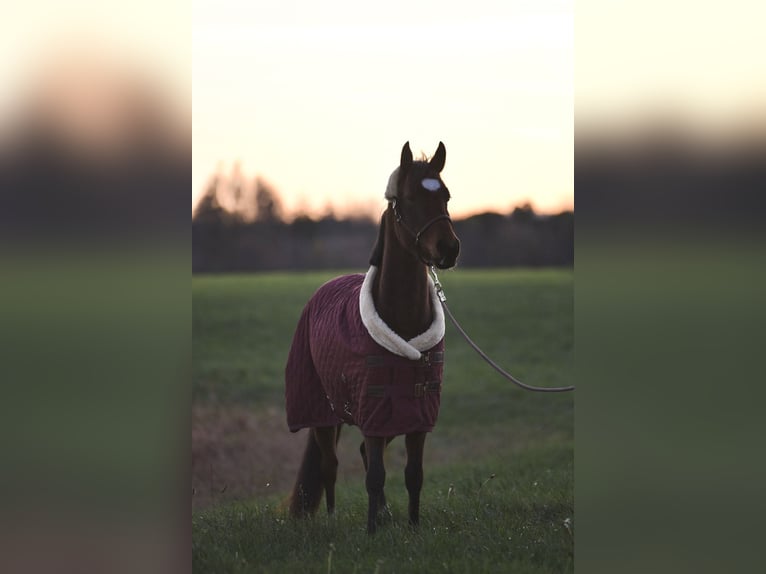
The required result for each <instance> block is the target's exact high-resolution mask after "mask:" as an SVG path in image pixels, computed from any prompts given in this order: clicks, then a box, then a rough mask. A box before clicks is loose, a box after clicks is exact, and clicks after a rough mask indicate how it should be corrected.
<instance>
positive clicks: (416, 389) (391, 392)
mask: <svg viewBox="0 0 766 574" xmlns="http://www.w3.org/2000/svg"><path fill="white" fill-rule="evenodd" d="M441 388H442V384H441V381H428V382H425V383H415V384H414V385H370V386H368V387H367V396H368V397H415V398H421V397H423V396H425V394H426V393H438V392H440V391H441Z"/></svg>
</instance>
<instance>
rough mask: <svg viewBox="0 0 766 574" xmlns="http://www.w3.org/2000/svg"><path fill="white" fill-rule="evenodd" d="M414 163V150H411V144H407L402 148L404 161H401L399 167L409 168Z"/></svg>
mask: <svg viewBox="0 0 766 574" xmlns="http://www.w3.org/2000/svg"><path fill="white" fill-rule="evenodd" d="M411 163H412V150H411V149H410V142H406V143H405V144H404V147H403V148H402V159H401V160H400V161H399V167H401V168H402V171H404V169H406V168H408V167H409V166H410V164H411Z"/></svg>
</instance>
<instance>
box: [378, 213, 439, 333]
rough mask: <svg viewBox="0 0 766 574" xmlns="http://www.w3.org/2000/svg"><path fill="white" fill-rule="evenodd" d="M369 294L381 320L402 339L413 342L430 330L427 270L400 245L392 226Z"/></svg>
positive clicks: (431, 315) (429, 295)
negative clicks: (371, 295) (412, 340)
mask: <svg viewBox="0 0 766 574" xmlns="http://www.w3.org/2000/svg"><path fill="white" fill-rule="evenodd" d="M372 294H373V299H374V300H375V308H376V309H377V311H378V315H380V318H381V319H383V321H384V322H385V323H386V324H387V325H388V326H389V327H391V329H392V330H393V331H394V332H395V333H396V334H397V335H399V336H400V337H402V338H403V339H405V340H409V339H412V338H413V337H416V336H417V335H420V334H421V333H423V332H424V331H426V330H427V329H428V328H429V327H430V326H431V323H432V322H433V310H432V309H431V292H430V286H429V283H428V270H427V269H426V266H425V265H424V264H423V263H422V262H421V261H419V260H418V259H417V258H416V257H414V256H413V255H412V254H410V253H409V252H408V251H406V250H405V249H404V248H403V247H402V246H401V245H400V244H399V242H398V241H397V240H396V238H395V237H394V235H393V230H392V227H391V226H389V231H388V237H386V241H385V244H384V248H383V261H382V264H381V266H380V268H379V269H378V274H377V275H376V277H375V281H374V283H373V289H372Z"/></svg>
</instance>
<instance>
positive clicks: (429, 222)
mask: <svg viewBox="0 0 766 574" xmlns="http://www.w3.org/2000/svg"><path fill="white" fill-rule="evenodd" d="M446 155H447V151H446V149H445V148H444V144H443V143H442V142H439V147H438V148H437V150H436V153H435V154H434V156H433V158H431V160H430V161H414V160H413V159H412V151H410V143H409V142H407V143H405V144H404V147H403V148H402V156H401V161H400V163H399V167H398V168H396V170H394V172H393V173H392V174H391V177H390V179H389V182H388V188H387V189H386V199H388V201H389V210H390V212H391V215H392V216H393V220H394V221H395V224H394V233H395V235H396V238H397V239H398V241H399V242H400V243H401V244H402V245H403V246H404V247H405V248H406V249H407V250H408V251H409V252H410V253H412V254H414V255H415V256H416V257H418V258H419V259H420V260H421V261H422V262H423V263H425V264H426V265H435V266H436V267H438V268H439V269H449V268H450V267H454V266H455V263H456V261H457V256H458V254H459V253H460V240H459V239H458V238H457V236H456V235H455V230H454V228H453V227H452V220H451V219H450V217H449V212H448V211H447V202H448V201H449V199H450V194H449V190H448V189H447V186H446V185H444V182H443V181H442V179H441V176H440V173H441V171H442V169H443V168H444V161H445V159H446ZM384 219H385V218H384Z"/></svg>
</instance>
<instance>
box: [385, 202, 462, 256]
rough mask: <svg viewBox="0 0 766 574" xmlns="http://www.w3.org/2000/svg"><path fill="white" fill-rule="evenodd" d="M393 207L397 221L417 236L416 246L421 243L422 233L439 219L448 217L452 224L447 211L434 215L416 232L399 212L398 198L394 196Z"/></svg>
mask: <svg viewBox="0 0 766 574" xmlns="http://www.w3.org/2000/svg"><path fill="white" fill-rule="evenodd" d="M391 208H392V209H393V210H394V216H395V217H396V222H397V223H400V224H401V226H402V227H404V229H406V230H407V232H408V233H409V234H410V235H412V236H413V237H414V238H415V246H416V247H417V246H418V244H419V243H420V237H421V236H422V235H423V234H424V233H425V232H426V230H427V229H428V228H429V227H431V226H432V225H433V224H434V223H436V222H437V221H441V220H442V219H446V220H447V221H449V222H450V224H451V223H452V219H451V218H450V216H449V215H447V214H446V213H442V214H441V215H437V216H436V217H434V218H433V219H429V220H428V221H427V222H426V224H425V225H424V226H423V227H421V228H420V231H418V232H417V233H415V232H414V231H413V230H412V229H410V227H409V226H408V225H407V224H406V223H404V219H402V214H401V213H399V209H398V208H397V206H396V198H394V199H393V200H392V201H391Z"/></svg>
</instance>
